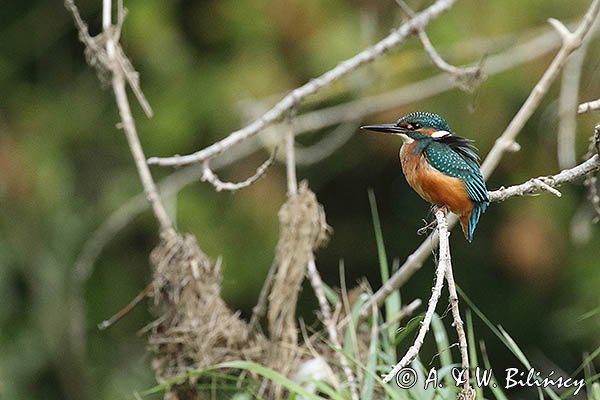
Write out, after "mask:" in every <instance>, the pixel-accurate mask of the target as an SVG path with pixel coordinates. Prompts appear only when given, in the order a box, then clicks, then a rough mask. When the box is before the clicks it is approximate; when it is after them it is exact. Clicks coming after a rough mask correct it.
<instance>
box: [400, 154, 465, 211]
mask: <svg viewBox="0 0 600 400" xmlns="http://www.w3.org/2000/svg"><path fill="white" fill-rule="evenodd" d="M415 145H416V142H415V143H410V144H405V145H403V146H402V148H401V149H400V163H401V164H402V171H403V172H404V176H406V180H407V181H408V184H409V185H410V186H411V187H412V188H413V189H415V191H416V192H417V193H418V194H419V195H420V196H421V197H422V198H423V199H425V200H427V201H428V202H430V203H432V204H436V205H440V206H443V205H445V206H447V207H448V208H449V209H450V211H452V212H453V213H455V214H457V215H459V216H465V215H469V214H470V213H471V210H472V209H473V204H472V202H471V198H470V197H469V194H468V193H467V189H466V187H465V183H464V182H463V180H462V179H459V178H453V177H451V176H447V175H444V174H443V173H441V172H440V171H438V170H437V169H435V168H433V167H432V166H430V165H429V163H428V162H427V160H426V159H425V156H424V155H423V154H421V153H419V154H414V153H413V149H414V146H415Z"/></svg>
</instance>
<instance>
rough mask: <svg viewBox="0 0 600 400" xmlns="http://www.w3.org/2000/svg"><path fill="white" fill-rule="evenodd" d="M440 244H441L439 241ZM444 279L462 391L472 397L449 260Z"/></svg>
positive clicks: (467, 351) (463, 338)
mask: <svg viewBox="0 0 600 400" xmlns="http://www.w3.org/2000/svg"><path fill="white" fill-rule="evenodd" d="M440 246H442V243H441V241H440ZM446 281H447V282H448V292H449V294H450V297H449V299H448V301H449V303H450V308H451V310H452V319H453V320H454V322H453V323H452V325H454V328H455V329H456V334H457V335H458V348H459V349H460V360H461V363H460V366H461V369H462V370H463V375H462V377H461V378H462V379H463V380H464V381H463V391H464V392H467V393H468V394H469V395H468V396H466V398H467V399H474V398H475V396H474V394H473V392H474V390H473V388H472V387H471V383H470V377H469V375H470V374H469V350H468V348H467V336H466V335H465V328H464V323H463V320H462V318H461V317H460V310H459V308H458V293H457V292H456V283H455V282H454V274H453V272H452V263H450V262H449V263H448V268H447V269H446Z"/></svg>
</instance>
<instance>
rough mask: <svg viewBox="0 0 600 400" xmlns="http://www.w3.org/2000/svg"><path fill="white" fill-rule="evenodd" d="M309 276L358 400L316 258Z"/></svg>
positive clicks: (310, 267)
mask: <svg viewBox="0 0 600 400" xmlns="http://www.w3.org/2000/svg"><path fill="white" fill-rule="evenodd" d="M307 274H308V278H309V280H310V283H311V285H312V287H313V290H314V291H315V295H316V296H317V300H318V301H319V307H320V309H321V314H322V315H323V324H324V325H325V328H326V329H327V334H328V335H329V340H330V341H331V344H332V345H333V349H334V350H335V353H336V355H337V356H338V359H339V361H340V365H341V366H342V370H343V371H344V375H346V380H347V381H348V386H349V387H350V395H351V397H352V400H358V399H359V396H358V386H357V382H356V377H355V376H354V373H353V372H352V369H351V368H350V365H349V364H348V359H347V358H346V356H345V355H344V352H343V348H342V345H341V343H340V339H339V337H338V332H337V328H336V325H335V321H334V320H333V318H332V314H331V307H330V306H329V303H328V302H327V298H326V297H325V290H324V289H323V280H322V279H321V275H319V271H318V270H317V266H316V265H315V260H314V258H311V259H310V260H309V262H308V269H307Z"/></svg>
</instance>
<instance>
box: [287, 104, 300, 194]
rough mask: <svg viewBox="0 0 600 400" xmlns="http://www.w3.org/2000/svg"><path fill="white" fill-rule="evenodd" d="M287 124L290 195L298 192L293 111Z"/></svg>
mask: <svg viewBox="0 0 600 400" xmlns="http://www.w3.org/2000/svg"><path fill="white" fill-rule="evenodd" d="M287 124H288V130H287V133H286V135H285V138H284V140H285V160H286V161H285V166H286V172H287V188H288V196H295V195H296V194H297V193H298V179H297V178H296V150H295V148H294V142H295V139H296V135H295V134H294V122H293V121H292V115H291V112H290V113H289V114H288V116H287Z"/></svg>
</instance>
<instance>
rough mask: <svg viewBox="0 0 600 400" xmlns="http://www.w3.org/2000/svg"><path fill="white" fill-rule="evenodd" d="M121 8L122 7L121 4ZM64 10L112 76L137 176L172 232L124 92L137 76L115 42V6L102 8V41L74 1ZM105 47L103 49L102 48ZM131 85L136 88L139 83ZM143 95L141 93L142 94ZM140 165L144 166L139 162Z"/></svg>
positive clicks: (164, 228) (105, 4)
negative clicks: (131, 77)
mask: <svg viewBox="0 0 600 400" xmlns="http://www.w3.org/2000/svg"><path fill="white" fill-rule="evenodd" d="M118 4H119V6H121V5H122V3H120V2H119V3H118ZM65 6H66V7H67V9H68V10H69V11H71V14H72V15H73V18H74V20H75V25H76V27H77V29H78V31H79V38H80V39H81V41H82V42H83V43H84V44H85V46H86V51H87V52H88V54H89V55H90V57H91V58H92V59H93V60H97V62H98V63H99V65H97V67H98V68H100V69H104V70H106V71H108V72H109V73H110V74H111V84H112V87H113V91H114V94H115V99H116V102H117V106H118V108H119V114H120V116H121V126H122V128H123V130H124V132H125V136H126V138H127V142H128V144H129V148H130V150H131V153H132V156H133V159H134V162H135V165H136V168H137V170H138V175H139V177H140V180H141V182H142V185H143V187H144V193H145V194H146V198H147V200H148V202H149V203H150V205H151V206H152V210H153V212H154V215H155V216H156V219H157V220H158V222H159V224H160V227H161V231H163V232H166V231H169V230H172V229H173V224H172V222H171V219H170V218H169V215H168V214H167V212H166V209H165V207H164V204H163V203H162V200H161V198H160V196H159V194H158V190H157V188H156V185H155V183H154V180H153V178H152V175H151V174H150V169H149V168H148V165H147V164H146V162H145V156H144V151H143V149H142V146H141V144H140V140H139V137H138V135H137V131H136V127H135V122H134V120H133V117H132V114H131V109H130V106H129V101H128V100H127V93H126V88H125V82H126V81H125V79H127V76H131V75H132V74H133V75H135V74H136V73H135V71H134V70H133V67H131V63H130V62H129V60H128V59H127V57H126V56H125V54H124V53H123V51H122V49H121V46H120V45H119V43H118V42H117V41H116V40H115V39H116V38H117V37H118V36H119V29H120V27H118V26H117V27H116V29H115V26H113V25H112V15H111V13H112V3H111V0H103V8H102V27H103V32H102V34H101V35H98V36H99V37H96V38H92V37H91V36H90V35H89V33H88V30H87V26H86V25H85V23H84V22H83V20H82V19H81V16H80V15H79V11H78V10H77V7H76V6H75V4H74V3H73V0H65ZM122 12H123V11H122V10H119V14H120V15H121V14H122ZM101 43H104V46H105V47H104V48H103V47H102V46H100V44H101ZM130 84H131V86H132V87H135V86H136V84H137V81H134V82H133V83H131V81H130ZM140 92H141V91H140ZM140 161H141V162H140Z"/></svg>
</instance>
